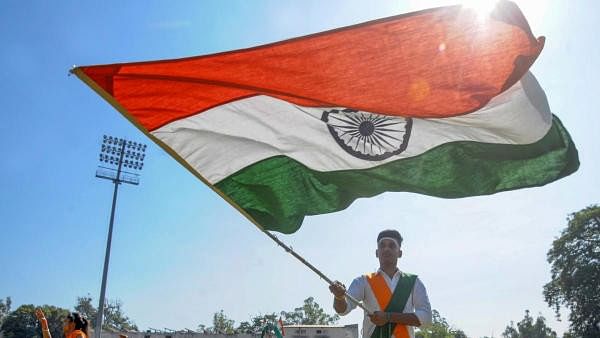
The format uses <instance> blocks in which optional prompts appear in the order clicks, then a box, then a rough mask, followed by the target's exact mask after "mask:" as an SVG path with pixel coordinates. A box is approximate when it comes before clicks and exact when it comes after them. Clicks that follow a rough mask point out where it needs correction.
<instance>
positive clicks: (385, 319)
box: [369, 311, 421, 326]
mask: <svg viewBox="0 0 600 338" xmlns="http://www.w3.org/2000/svg"><path fill="white" fill-rule="evenodd" d="M369 318H371V321H372V322H373V324H375V325H377V326H382V325H385V324H387V323H396V324H402V325H410V326H421V321H419V317H417V316H416V315H415V314H414V313H401V312H383V311H376V312H374V313H373V314H372V315H369Z"/></svg>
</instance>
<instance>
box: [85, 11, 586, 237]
mask: <svg viewBox="0 0 600 338" xmlns="http://www.w3.org/2000/svg"><path fill="white" fill-rule="evenodd" d="M543 44H544V38H543V37H542V38H535V37H534V35H533V34H532V32H531V30H530V28H529V26H528V24H527V21H526V20H525V18H524V16H523V15H522V13H521V12H520V10H519V9H518V7H517V6H516V5H514V4H513V3H511V2H508V1H500V2H499V3H498V5H497V7H496V8H495V10H494V11H493V12H492V13H491V15H490V16H489V17H488V18H486V19H485V20H482V19H481V18H479V17H478V16H477V15H476V14H475V13H474V12H473V11H470V10H467V9H463V8H462V7H459V6H453V7H441V8H436V9H431V10H425V11H420V12H415V13H409V14H403V15H399V16H395V17H390V18H385V19H381V20H376V21H371V22H366V23H363V24H359V25H355V26H350V27H344V28H340V29H336V30H332V31H326V32H322V33H318V34H313V35H309V36H304V37H299V38H294V39H291V40H286V41H281V42H277V43H272V44H268V45H263V46H258V47H253V48H248V49H242V50H236V51H231V52H224V53H219V54H213V55H205V56H197V57H190V58H184V59H175V60H161V61H150V62H134V63H122V64H111V65H99V66H85V67H78V68H75V69H74V70H73V72H74V73H75V74H77V75H78V76H79V77H80V78H81V79H82V80H83V81H84V82H85V83H87V84H88V85H90V86H91V87H92V88H93V89H94V90H96V91H97V92H98V93H99V94H100V95H101V96H103V97H104V98H105V99H106V100H107V101H109V102H110V103H111V104H112V105H113V106H115V108H117V109H118V110H119V111H120V112H121V113H123V114H124V115H125V117H127V118H128V119H129V120H130V121H131V122H133V123H134V124H135V125H136V126H137V127H138V128H140V129H141V130H142V131H143V132H144V133H146V134H147V135H149V136H150V137H151V138H152V139H153V140H154V141H155V142H156V143H158V144H159V145H161V146H162V147H163V148H164V149H165V150H167V151H168V152H169V153H170V154H171V155H173V156H174V157H175V158H176V159H177V160H179V161H180V162H181V163H182V164H183V165H185V166H186V168H188V169H189V170H190V171H191V172H192V173H194V174H195V175H196V176H197V177H199V178H200V179H202V180H203V182H205V183H206V184H208V185H209V186H210V187H211V188H213V189H214V190H215V191H217V192H218V193H219V194H220V195H221V196H222V197H224V198H225V199H226V200H227V201H228V202H230V203H231V204H232V205H233V206H235V207H236V208H237V209H238V210H240V211H241V212H242V213H243V214H244V215H245V216H246V217H248V218H249V219H250V220H251V221H252V222H254V223H255V224H257V225H259V226H260V227H262V228H263V229H267V230H275V231H280V232H283V233H292V232H294V231H296V230H297V229H298V228H299V227H300V225H301V224H302V220H303V219H304V217H305V216H306V215H315V214H322V213H328V212H333V211H337V210H341V209H344V208H346V207H347V206H348V205H349V204H350V203H352V201H354V200H355V199H356V198H360V197H370V196H374V195H377V194H380V193H382V192H385V191H409V192H416V193H421V194H427V195H432V196H439V197H446V198H456V197H465V196H474V195H484V194H492V193H496V192H499V191H505V190H511V189H517V188H522V187H531V186H540V185H543V184H546V183H548V182H551V181H554V180H556V179H559V178H561V177H564V176H566V175H569V174H570V173H572V172H574V171H575V170H577V168H578V165H579V162H578V157H577V151H576V149H575V147H574V145H573V143H572V141H571V139H570V137H569V134H568V133H567V131H566V130H565V128H564V127H563V126H562V124H561V123H560V121H559V120H558V118H557V117H555V116H554V115H552V113H551V112H550V109H549V107H548V103H547V100H546V97H545V94H544V92H543V90H542V89H541V88H540V86H539V84H538V83H537V81H536V80H535V78H534V77H533V75H532V74H531V73H529V72H528V70H529V68H530V66H531V65H532V64H533V62H534V61H535V59H536V58H537V57H538V55H539V54H540V52H541V50H542V47H543Z"/></svg>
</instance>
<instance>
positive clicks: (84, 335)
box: [35, 308, 88, 338]
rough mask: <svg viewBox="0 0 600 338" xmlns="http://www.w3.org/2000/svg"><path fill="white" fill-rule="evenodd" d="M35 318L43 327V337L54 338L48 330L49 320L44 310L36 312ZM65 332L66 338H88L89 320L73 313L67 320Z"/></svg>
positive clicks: (64, 327) (77, 313)
mask: <svg viewBox="0 0 600 338" xmlns="http://www.w3.org/2000/svg"><path fill="white" fill-rule="evenodd" d="M35 316H36V317H37V318H38V321H39V322H40V326H41V327H42V335H43V336H44V338H52V335H50V329H49V328H48V320H47V319H46V315H44V311H42V309H39V308H38V309H36V310H35ZM63 332H64V334H65V337H66V338H88V320H87V319H86V318H85V317H83V316H81V314H79V312H71V313H69V315H68V316H67V318H65V321H64V325H63Z"/></svg>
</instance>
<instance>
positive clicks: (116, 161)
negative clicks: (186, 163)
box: [94, 135, 146, 338]
mask: <svg viewBox="0 0 600 338" xmlns="http://www.w3.org/2000/svg"><path fill="white" fill-rule="evenodd" d="M145 152H146V145H145V144H141V143H138V142H132V141H129V140H126V139H123V138H118V137H113V136H106V135H104V137H103V140H102V148H101V151H100V165H99V166H98V169H97V170H96V177H98V178H103V179H106V180H111V181H113V183H114V185H115V190H114V193H113V200H112V208H111V210H110V223H109V226H108V239H107V240H106V255H105V256H104V271H103V273H102V287H101V289H100V302H99V305H98V317H97V318H96V327H95V330H94V332H95V337H96V338H100V334H101V332H102V320H103V317H104V296H105V294H106V277H107V275H108V262H109V260H110V246H111V242H112V232H113V223H114V220H115V206H116V204H117V190H118V188H119V184H121V183H129V184H133V185H138V184H140V174H139V171H141V170H142V168H143V167H144V157H145V156H146V154H145ZM124 169H127V170H129V171H126V170H124Z"/></svg>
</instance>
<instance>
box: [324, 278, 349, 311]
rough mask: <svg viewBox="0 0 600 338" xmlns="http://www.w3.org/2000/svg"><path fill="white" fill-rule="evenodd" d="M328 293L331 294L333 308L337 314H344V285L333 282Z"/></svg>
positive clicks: (345, 308)
mask: <svg viewBox="0 0 600 338" xmlns="http://www.w3.org/2000/svg"><path fill="white" fill-rule="evenodd" d="M329 291H331V293H333V308H334V309H335V312H337V313H345V312H346V310H347V308H348V304H347V302H346V296H345V295H346V287H345V286H344V284H342V283H340V282H338V281H335V282H333V284H331V285H330V286H329Z"/></svg>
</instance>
